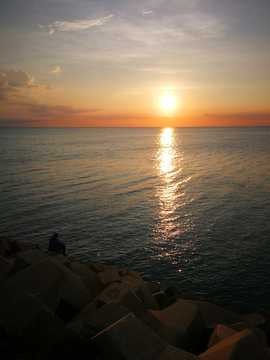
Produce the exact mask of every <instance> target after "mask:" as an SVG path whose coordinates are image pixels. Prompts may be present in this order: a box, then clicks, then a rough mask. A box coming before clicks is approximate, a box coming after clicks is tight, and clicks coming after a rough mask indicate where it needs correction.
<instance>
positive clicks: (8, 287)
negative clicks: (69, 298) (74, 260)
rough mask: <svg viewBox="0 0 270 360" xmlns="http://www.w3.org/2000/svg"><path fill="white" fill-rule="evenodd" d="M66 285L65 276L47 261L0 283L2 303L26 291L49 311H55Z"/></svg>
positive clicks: (0, 300)
mask: <svg viewBox="0 0 270 360" xmlns="http://www.w3.org/2000/svg"><path fill="white" fill-rule="evenodd" d="M66 285H67V278H66V276H65V274H64V273H63V272H62V271H61V269H59V268H58V267H57V266H55V265H54V264H53V263H51V262H50V261H49V260H47V259H46V260H43V261H41V262H39V263H37V264H35V265H32V266H29V267H28V268H27V269H25V270H23V271H20V272H19V273H17V274H15V275H14V276H11V277H9V278H7V279H5V280H3V281H2V282H1V283H0V303H2V302H3V301H5V300H6V299H8V297H9V296H11V295H12V294H13V293H14V292H16V291H18V290H22V289H24V290H26V291H28V292H29V293H31V294H35V296H36V297H37V298H39V299H40V300H41V301H43V302H44V304H46V305H47V306H48V308H49V309H51V310H52V311H55V310H56V308H57V306H58V304H59V302H60V299H61V296H62V288H63V287H65V286H66Z"/></svg>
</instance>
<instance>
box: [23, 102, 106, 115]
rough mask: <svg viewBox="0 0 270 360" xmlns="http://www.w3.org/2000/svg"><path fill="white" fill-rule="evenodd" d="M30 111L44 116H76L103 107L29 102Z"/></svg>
mask: <svg viewBox="0 0 270 360" xmlns="http://www.w3.org/2000/svg"><path fill="white" fill-rule="evenodd" d="M27 106H29V107H30V111H31V112H32V113H34V114H38V115H39V116H42V117H50V116H65V117H67V116H75V115H78V114H82V113H87V112H98V111H102V110H103V109H74V108H73V107H72V106H65V105H51V104H27Z"/></svg>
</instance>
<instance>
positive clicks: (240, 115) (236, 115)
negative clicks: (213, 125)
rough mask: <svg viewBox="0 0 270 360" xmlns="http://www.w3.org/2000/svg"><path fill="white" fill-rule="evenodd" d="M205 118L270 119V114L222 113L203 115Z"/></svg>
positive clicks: (267, 112)
mask: <svg viewBox="0 0 270 360" xmlns="http://www.w3.org/2000/svg"><path fill="white" fill-rule="evenodd" d="M203 116H208V117H218V118H228V119H229V118H234V119H243V120H245V119H247V118H249V119H250V118H252V119H258V118H260V119H270V112H269V111H266V112H250V113H249V112H241V113H220V114H203Z"/></svg>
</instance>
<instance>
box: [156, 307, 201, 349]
mask: <svg viewBox="0 0 270 360" xmlns="http://www.w3.org/2000/svg"><path fill="white" fill-rule="evenodd" d="M160 316H161V320H162V323H164V324H166V325H169V326H171V327H173V328H175V329H177V331H178V334H179V341H178V347H179V348H181V349H183V350H186V351H188V352H191V353H193V354H194V353H196V352H197V349H198V347H199V344H200V339H201V336H202V332H203V328H204V324H203V318H202V314H201V311H200V309H199V308H198V307H197V306H196V305H194V304H190V303H188V302H185V301H182V300H177V301H176V302H175V303H174V304H173V305H171V306H169V307H167V308H165V309H163V310H161V311H160Z"/></svg>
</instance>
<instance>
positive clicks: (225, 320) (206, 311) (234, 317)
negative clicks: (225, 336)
mask: <svg viewBox="0 0 270 360" xmlns="http://www.w3.org/2000/svg"><path fill="white" fill-rule="evenodd" d="M182 301H185V302H187V303H189V304H193V305H196V306H197V307H198V309H199V310H201V313H202V317H203V322H204V326H205V327H206V326H208V325H209V324H211V323H217V324H223V325H227V326H228V325H231V324H235V323H238V322H241V321H242V317H241V316H240V315H238V314H235V313H233V312H232V311H230V310H227V309H225V308H222V307H221V306H218V305H215V304H213V303H210V302H206V301H193V300H182Z"/></svg>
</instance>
